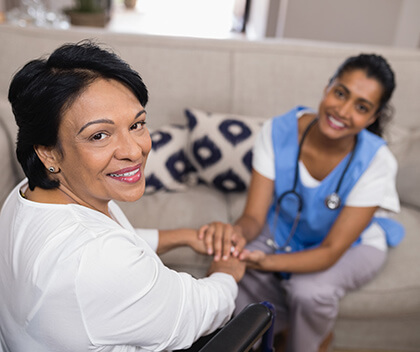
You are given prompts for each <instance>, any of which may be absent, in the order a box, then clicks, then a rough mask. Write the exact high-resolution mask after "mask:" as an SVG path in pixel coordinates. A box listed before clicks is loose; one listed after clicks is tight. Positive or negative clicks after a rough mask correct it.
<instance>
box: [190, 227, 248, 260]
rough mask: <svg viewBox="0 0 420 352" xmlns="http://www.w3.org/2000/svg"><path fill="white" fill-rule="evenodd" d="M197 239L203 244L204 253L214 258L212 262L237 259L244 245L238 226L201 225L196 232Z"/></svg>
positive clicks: (244, 241)
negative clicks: (231, 258) (231, 257)
mask: <svg viewBox="0 0 420 352" xmlns="http://www.w3.org/2000/svg"><path fill="white" fill-rule="evenodd" d="M198 238H199V240H202V241H203V242H204V246H205V248H206V253H207V254H208V255H213V256H214V261H216V262H217V261H219V260H220V259H223V260H228V259H229V257H230V256H233V257H238V256H239V254H240V253H241V252H242V250H243V249H244V247H245V245H246V240H245V238H244V237H243V235H242V231H241V228H240V227H239V226H232V225H230V224H225V223H222V222H212V223H211V224H207V225H203V226H201V227H200V229H199V230H198Z"/></svg>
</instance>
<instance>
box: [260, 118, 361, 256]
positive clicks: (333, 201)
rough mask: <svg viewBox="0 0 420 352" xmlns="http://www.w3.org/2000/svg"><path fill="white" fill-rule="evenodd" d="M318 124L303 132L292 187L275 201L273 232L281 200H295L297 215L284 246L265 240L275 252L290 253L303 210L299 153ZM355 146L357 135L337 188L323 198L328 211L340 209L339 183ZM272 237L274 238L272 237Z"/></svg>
mask: <svg viewBox="0 0 420 352" xmlns="http://www.w3.org/2000/svg"><path fill="white" fill-rule="evenodd" d="M317 122H318V117H316V118H315V119H313V120H312V121H311V123H310V124H309V125H308V126H307V127H306V129H305V131H304V132H303V135H302V138H301V140H300V143H299V149H298V154H297V158H296V164H295V175H294V180H293V187H292V189H290V190H288V191H286V192H283V193H282V194H281V195H280V196H279V198H278V200H277V204H276V209H275V215H274V224H273V230H274V231H275V229H276V227H277V219H278V217H279V213H280V209H281V203H282V201H283V199H284V198H285V197H286V196H288V195H292V196H293V197H295V198H296V200H297V213H296V217H295V219H294V221H293V225H292V228H291V230H290V233H289V236H288V237H287V239H286V241H285V242H284V244H283V245H282V246H279V245H278V244H277V243H276V242H275V241H274V240H273V239H272V238H269V239H267V241H266V244H267V245H268V246H269V247H271V248H273V249H275V250H276V251H285V252H291V251H292V247H291V246H290V241H291V240H292V238H293V236H294V234H295V232H296V228H297V225H298V223H299V220H300V216H301V214H302V209H303V199H302V196H301V195H300V194H299V193H298V192H297V191H296V186H297V181H298V179H299V159H300V153H301V151H302V145H303V141H304V140H305V138H306V136H307V134H308V132H309V130H310V129H311V127H312V126H313V125H315V124H316V123H317ZM356 145H357V135H356V142H355V144H354V147H353V149H352V151H351V154H350V157H349V160H348V161H347V164H346V167H345V168H344V170H343V173H342V174H341V177H340V179H339V180H338V184H337V187H336V189H335V191H334V192H332V193H331V194H330V195H328V196H327V197H326V198H325V201H324V203H325V206H326V207H327V208H328V209H330V210H336V209H338V208H339V207H340V205H341V198H340V196H339V194H338V193H339V191H340V187H341V183H342V182H343V179H344V176H345V175H346V172H347V170H348V168H349V166H350V164H351V162H352V160H353V157H354V151H355V149H356ZM273 237H274V236H273Z"/></svg>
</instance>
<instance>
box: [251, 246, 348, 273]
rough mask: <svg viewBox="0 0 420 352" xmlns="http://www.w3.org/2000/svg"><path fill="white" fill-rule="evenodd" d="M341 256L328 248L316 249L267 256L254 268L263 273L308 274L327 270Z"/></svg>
mask: <svg viewBox="0 0 420 352" xmlns="http://www.w3.org/2000/svg"><path fill="white" fill-rule="evenodd" d="M341 255H342V253H340V252H338V251H337V250H333V249H332V248H330V247H318V248H315V249H309V250H305V251H301V252H294V253H284V254H268V255H266V256H265V258H264V259H263V260H262V261H261V262H260V264H259V265H257V266H256V268H258V269H259V270H264V271H283V272H291V273H309V272H315V271H321V270H326V269H328V268H329V267H331V266H332V265H334V264H335V263H336V262H337V260H338V259H339V258H340V257H341ZM251 266H253V265H251Z"/></svg>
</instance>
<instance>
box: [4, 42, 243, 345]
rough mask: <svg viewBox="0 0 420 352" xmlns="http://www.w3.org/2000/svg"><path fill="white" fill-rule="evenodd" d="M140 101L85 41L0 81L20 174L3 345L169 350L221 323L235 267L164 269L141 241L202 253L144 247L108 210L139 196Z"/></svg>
mask: <svg viewBox="0 0 420 352" xmlns="http://www.w3.org/2000/svg"><path fill="white" fill-rule="evenodd" d="M147 99H148V94H147V89H146V86H145V85H144V83H143V81H142V79H141V78H140V76H139V75H138V73H137V72H135V71H134V70H132V69H131V68H130V67H129V65H127V64H126V63H125V62H124V61H122V60H121V59H120V58H119V57H118V56H116V55H115V54H114V53H112V52H110V51H108V50H105V49H103V48H100V47H99V46H97V45H95V44H93V43H90V42H82V43H79V44H68V45H64V46H62V47H60V48H58V49H57V50H56V51H54V53H53V54H52V55H51V56H50V57H49V58H48V59H39V60H33V61H31V62H29V63H28V64H26V65H25V66H24V67H23V68H22V69H21V70H20V71H19V72H18V73H17V74H16V75H15V77H14V78H13V81H12V83H11V85H10V91H9V100H10V102H11V104H12V107H13V112H14V114H15V117H16V122H17V125H18V127H19V133H18V141H17V156H18V160H19V162H20V164H21V165H22V168H23V170H24V172H25V174H26V176H27V179H25V180H23V181H22V182H21V183H20V184H19V185H18V186H17V187H16V188H15V189H14V190H13V191H12V192H11V194H10V195H9V197H8V199H7V201H6V202H5V205H4V207H3V209H2V212H1V215H0V229H1V230H0V231H1V232H0V292H1V301H0V342H1V345H2V347H3V349H4V350H5V351H88V350H89V351H161V350H167V349H179V348H185V347H187V346H189V345H191V344H192V343H193V341H194V340H196V339H197V338H198V337H199V336H201V335H204V334H208V333H210V332H212V331H214V330H215V329H216V328H218V327H219V326H221V325H222V324H224V323H225V322H226V321H227V320H228V319H229V317H230V315H231V313H232V311H233V309H234V299H235V297H236V294H237V285H236V282H235V281H238V280H240V278H241V277H242V275H243V273H244V264H242V263H240V262H239V261H238V260H237V259H235V258H230V259H228V260H224V261H218V262H213V264H212V266H211V267H210V270H209V273H210V276H209V277H207V278H204V279H201V280H196V279H194V278H192V277H191V276H190V275H187V274H185V273H177V272H175V271H172V270H170V269H168V268H167V267H165V266H164V265H163V264H162V262H161V261H160V259H159V258H158V256H157V255H156V253H155V251H154V250H153V249H152V248H151V246H150V245H149V244H148V243H147V242H146V240H145V239H147V238H149V239H151V243H157V248H155V249H156V250H157V252H162V251H164V250H168V249H170V248H173V247H175V246H178V245H189V246H191V247H192V248H194V249H195V250H197V251H200V252H204V251H205V248H204V244H203V243H202V242H201V241H199V240H198V239H197V235H196V232H195V231H191V230H190V231H178V234H177V236H171V235H172V233H170V232H161V233H160V235H159V238H158V239H157V237H156V236H153V234H152V235H151V236H150V234H147V233H145V232H142V231H141V230H138V229H137V230H136V229H134V228H133V227H132V226H131V224H130V223H129V221H128V220H127V218H126V217H125V216H124V214H123V213H122V212H121V210H120V209H119V208H118V206H117V205H116V204H115V203H114V202H113V201H114V200H118V201H135V200H137V199H139V198H140V197H141V196H142V194H143V192H144V187H145V178H144V167H145V165H146V159H147V155H148V153H149V151H150V148H151V140H150V136H149V132H148V130H147V128H146V126H145V125H146V110H145V106H146V103H147ZM153 237H154V238H153ZM155 247H156V246H155Z"/></svg>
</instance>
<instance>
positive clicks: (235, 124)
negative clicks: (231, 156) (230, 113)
mask: <svg viewBox="0 0 420 352" xmlns="http://www.w3.org/2000/svg"><path fill="white" fill-rule="evenodd" d="M219 131H220V133H221V134H222V135H223V136H224V137H225V138H226V140H227V141H228V142H230V143H232V145H237V144H238V143H241V142H243V141H244V140H246V139H247V138H249V136H250V135H251V130H250V129H249V127H248V126H247V125H245V124H244V123H243V122H242V121H238V120H231V119H230V120H225V121H223V122H222V123H221V124H220V125H219Z"/></svg>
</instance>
